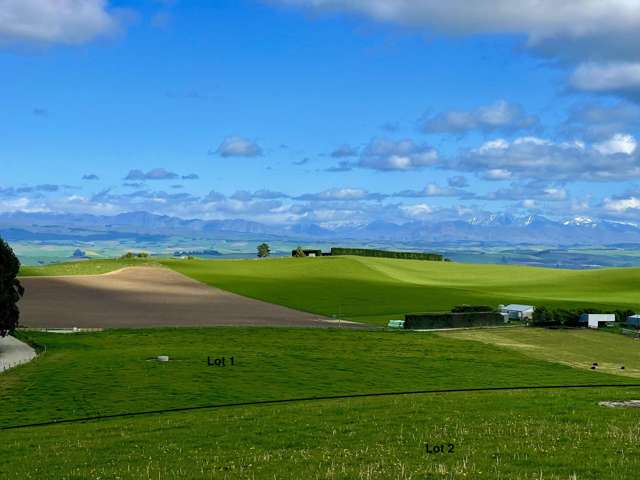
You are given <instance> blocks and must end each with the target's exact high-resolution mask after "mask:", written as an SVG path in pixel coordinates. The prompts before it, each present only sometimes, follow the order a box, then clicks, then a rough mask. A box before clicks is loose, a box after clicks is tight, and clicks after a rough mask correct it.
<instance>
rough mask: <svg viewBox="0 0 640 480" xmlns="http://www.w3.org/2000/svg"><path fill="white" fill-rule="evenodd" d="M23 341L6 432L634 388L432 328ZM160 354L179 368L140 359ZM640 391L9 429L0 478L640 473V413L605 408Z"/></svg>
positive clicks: (222, 331)
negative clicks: (210, 360)
mask: <svg viewBox="0 0 640 480" xmlns="http://www.w3.org/2000/svg"><path fill="white" fill-rule="evenodd" d="M546 334H548V335H549V338H550V340H553V337H554V336H555V335H556V334H557V332H546ZM22 335H28V336H29V339H30V340H31V341H35V342H37V343H39V344H41V345H46V346H47V352H46V353H45V354H44V355H43V356H41V357H40V358H38V359H37V360H35V361H34V362H32V363H30V364H27V365H24V366H21V367H18V368H16V369H14V370H11V371H9V372H6V373H5V374H2V382H0V404H2V405H3V409H2V412H1V413H0V426H7V425H12V424H16V423H25V422H35V421H42V420H52V419H62V418H69V417H79V416H88V415H96V414H112V413H120V412H127V411H140V410H152V409H160V408H171V407H183V406H197V405H205V404H209V403H228V402H234V401H235V402H237V401H251V400H264V399H281V398H287V397H301V396H320V395H331V394H347V393H367V392H382V391H397V390H420V389H442V388H452V387H487V386H515V385H542V384H584V383H590V384H592V383H600V384H602V383H622V384H623V383H626V382H632V381H634V379H631V378H625V377H620V376H613V375H608V374H606V373H601V372H593V371H586V370H582V371H581V370H578V369H574V368H571V367H568V366H566V365H561V364H558V363H549V362H545V361H542V360H538V359H535V358H531V357H529V356H526V355H523V354H521V353H519V352H516V351H513V350H509V349H505V348H500V347H497V346H493V345H488V344H483V343H480V342H475V341H468V340H460V339H457V338H448V337H445V336H439V335H437V334H416V333H401V332H355V331H339V330H306V329H305V330H300V329H255V328H253V329H252V328H215V329H211V328H210V329H157V330H152V329H150V330H138V331H137V330H114V331H106V332H102V333H87V334H74V335H55V334H51V333H49V334H46V333H37V332H24V333H23V334H22ZM601 337H602V339H603V342H605V343H606V342H607V341H609V338H615V337H614V336H612V335H606V334H601ZM627 340H628V341H629V342H633V341H632V340H629V339H627ZM158 354H168V355H170V356H171V357H172V358H174V360H173V361H170V362H168V363H164V364H163V363H157V362H153V361H148V360H147V358H148V357H151V356H155V355H158ZM207 356H212V357H219V356H225V357H226V358H227V362H228V359H229V357H230V356H234V359H235V365H234V366H233V367H231V366H228V365H227V366H226V367H224V368H223V367H209V366H207V364H206V357H207ZM639 397H640V388H635V387H628V388H619V389H601V390H579V391H578V390H573V391H572V390H550V391H520V392H499V393H496V392H487V393H451V394H436V395H410V396H399V397H385V398H361V399H352V400H334V401H313V402H304V403H297V404H288V405H265V406H260V407H242V408H240V407H238V408H235V407H234V408H230V409H225V410H205V411H199V412H188V413H173V414H166V415H160V416H157V415H156V416H144V417H134V418H125V419H111V420H101V421H95V422H88V423H85V424H65V425H54V426H48V427H36V428H28V429H24V430H8V431H2V432H1V434H0V436H1V438H2V441H1V442H0V458H2V459H3V460H2V462H0V478H27V479H28V478H42V477H43V476H45V477H48V478H61V479H72V478H121V479H139V478H145V479H146V478H161V479H165V478H169V479H174V478H176V479H177V478H214V479H217V478H229V479H231V478H233V479H235V478H241V479H242V478H247V479H253V478H291V479H297V478H328V479H351V478H363V479H373V478H394V479H395V478H405V479H409V478H438V479H440V478H441V479H450V478H474V479H475V478H487V479H494V478H505V479H507V478H508V479H519V478H521V479H534V478H535V479H542V478H544V479H556V478H557V479H561V478H562V479H566V478H576V479H591V478H592V479H602V478H620V479H624V478H629V479H631V478H635V477H634V475H635V474H636V473H637V469H638V468H640V447H639V445H638V438H640V427H639V426H638V425H639V424H638V412H637V411H634V410H624V409H605V408H603V407H600V406H598V405H597V401H599V400H617V399H628V398H639ZM424 443H429V444H431V445H433V444H441V443H442V444H449V443H451V444H453V445H454V453H450V454H449V453H446V454H427V453H426V452H425V451H424ZM586 451H588V452H591V454H589V455H585V452H586ZM25 457H28V458H29V461H28V462H25V461H24V458H25ZM611 472H615V476H608V475H610V474H611ZM572 475H573V477H572Z"/></svg>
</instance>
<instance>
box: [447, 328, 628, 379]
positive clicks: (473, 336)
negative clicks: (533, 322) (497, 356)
mask: <svg viewBox="0 0 640 480" xmlns="http://www.w3.org/2000/svg"><path fill="white" fill-rule="evenodd" d="M441 335H443V336H445V337H446V338H459V339H463V340H477V341H479V342H484V343H487V344H490V345H497V346H499V347H505V348H509V349H513V350H516V351H518V352H520V353H523V354H525V355H527V356H530V357H533V358H539V359H542V360H548V361H551V362H559V363H563V364H565V365H569V366H572V367H575V368H579V369H589V368H591V364H592V363H593V362H597V363H598V370H600V371H602V372H608V373H613V374H616V375H624V376H629V377H635V378H640V342H638V341H637V340H632V339H630V338H629V337H624V336H622V335H619V334H613V333H607V332H603V331H597V330H588V329H578V330H556V331H554V332H553V334H550V332H549V330H545V329H541V328H524V327H523V328H495V329H477V330H464V331H455V332H453V331H452V332H442V333H441ZM622 365H624V367H625V368H624V370H621V369H620V367H621V366H622Z"/></svg>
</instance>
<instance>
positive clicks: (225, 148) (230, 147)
mask: <svg viewBox="0 0 640 480" xmlns="http://www.w3.org/2000/svg"><path fill="white" fill-rule="evenodd" d="M216 153H218V155H220V156H222V157H258V156H260V155H262V148H260V145H258V144H257V143H256V142H255V141H253V140H249V139H246V138H243V137H238V136H231V137H227V138H225V139H224V140H223V141H222V143H221V144H220V145H219V146H218V149H217V150H216Z"/></svg>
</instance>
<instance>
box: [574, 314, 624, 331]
mask: <svg viewBox="0 0 640 480" xmlns="http://www.w3.org/2000/svg"><path fill="white" fill-rule="evenodd" d="M615 321H616V315H615V313H583V314H582V315H580V323H586V324H587V326H588V327H589V328H598V327H599V326H600V324H601V323H604V324H607V323H613V322H615Z"/></svg>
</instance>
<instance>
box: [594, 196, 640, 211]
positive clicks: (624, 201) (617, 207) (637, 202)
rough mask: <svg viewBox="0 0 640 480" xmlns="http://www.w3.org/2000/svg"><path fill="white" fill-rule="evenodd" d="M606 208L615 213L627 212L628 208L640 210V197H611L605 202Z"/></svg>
mask: <svg viewBox="0 0 640 480" xmlns="http://www.w3.org/2000/svg"><path fill="white" fill-rule="evenodd" d="M603 205H604V208H605V210H609V211H610V212H614V213H625V212H627V211H628V210H640V198H638V197H628V198H619V199H611V198H606V199H605V200H604V202H603Z"/></svg>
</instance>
